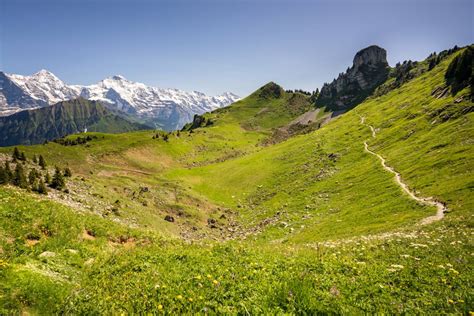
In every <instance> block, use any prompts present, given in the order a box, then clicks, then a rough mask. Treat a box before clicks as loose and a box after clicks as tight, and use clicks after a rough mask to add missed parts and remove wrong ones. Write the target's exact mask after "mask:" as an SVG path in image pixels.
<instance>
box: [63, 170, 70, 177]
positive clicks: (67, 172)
mask: <svg viewBox="0 0 474 316" xmlns="http://www.w3.org/2000/svg"><path fill="white" fill-rule="evenodd" d="M64 176H65V177H72V172H71V169H69V168H65V169H64Z"/></svg>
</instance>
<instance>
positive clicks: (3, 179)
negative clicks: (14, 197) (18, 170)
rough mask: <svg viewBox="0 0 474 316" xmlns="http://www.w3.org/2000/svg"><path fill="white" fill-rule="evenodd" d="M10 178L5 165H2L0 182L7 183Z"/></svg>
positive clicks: (0, 167)
mask: <svg viewBox="0 0 474 316" xmlns="http://www.w3.org/2000/svg"><path fill="white" fill-rule="evenodd" d="M8 181H9V179H8V177H7V175H6V172H5V168H3V166H0V184H5V183H8Z"/></svg>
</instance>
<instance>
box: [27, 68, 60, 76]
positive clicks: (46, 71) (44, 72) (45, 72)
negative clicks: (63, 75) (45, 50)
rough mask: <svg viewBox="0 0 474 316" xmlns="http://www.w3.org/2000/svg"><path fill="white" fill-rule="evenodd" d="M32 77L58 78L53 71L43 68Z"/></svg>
mask: <svg viewBox="0 0 474 316" xmlns="http://www.w3.org/2000/svg"><path fill="white" fill-rule="evenodd" d="M32 77H50V78H57V77H56V76H55V75H54V74H53V73H52V72H51V71H49V70H46V69H41V70H40V71H38V72H35V73H34V74H33V75H32Z"/></svg>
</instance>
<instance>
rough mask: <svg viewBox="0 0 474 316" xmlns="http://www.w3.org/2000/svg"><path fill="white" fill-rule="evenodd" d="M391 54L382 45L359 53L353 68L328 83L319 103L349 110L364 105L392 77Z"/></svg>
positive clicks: (330, 107)
mask: <svg viewBox="0 0 474 316" xmlns="http://www.w3.org/2000/svg"><path fill="white" fill-rule="evenodd" d="M388 73H389V65H388V63H387V52H386V51H385V49H383V48H380V47H378V46H375V45H373V46H369V47H367V48H364V49H363V50H361V51H359V52H358V53H357V54H356V55H355V57H354V61H353V65H352V67H351V68H348V69H347V71H346V72H345V73H341V74H339V77H338V78H337V79H334V80H333V82H331V83H330V84H327V83H325V84H324V86H323V87H322V89H321V93H320V94H319V97H318V99H317V100H316V104H317V105H320V106H326V107H328V108H329V109H331V110H334V111H340V110H347V109H350V108H352V107H354V106H355V105H357V104H359V103H360V102H362V101H363V100H364V99H365V98H366V97H367V96H368V95H370V94H371V93H372V92H373V91H374V90H375V88H377V87H378V86H379V85H380V84H382V83H383V82H384V81H385V80H386V79H387V77H388Z"/></svg>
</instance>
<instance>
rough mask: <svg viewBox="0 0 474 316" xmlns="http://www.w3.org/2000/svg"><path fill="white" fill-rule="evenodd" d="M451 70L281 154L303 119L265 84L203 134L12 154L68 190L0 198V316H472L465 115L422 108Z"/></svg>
mask: <svg viewBox="0 0 474 316" xmlns="http://www.w3.org/2000/svg"><path fill="white" fill-rule="evenodd" d="M462 52H463V50H461V51H458V52H456V53H454V54H453V55H451V56H448V57H446V58H445V59H443V60H442V61H441V62H440V63H439V64H438V65H436V67H434V68H433V69H431V70H429V71H428V63H427V62H426V61H425V62H420V63H418V64H417V66H416V68H415V69H414V70H413V71H414V72H416V76H415V77H414V78H413V79H411V80H409V81H408V82H406V83H404V84H402V85H401V86H400V87H398V88H395V89H392V90H389V91H388V92H386V93H383V94H380V95H379V94H378V93H375V94H373V95H372V96H370V97H368V98H367V99H366V100H365V101H364V102H363V103H361V104H360V105H358V106H357V107H355V108H354V109H352V110H350V111H348V112H347V113H344V114H343V115H340V116H337V117H335V118H332V119H331V120H328V117H329V116H330V114H331V113H330V111H329V110H327V109H324V108H322V109H320V111H319V113H318V116H317V117H316V120H317V123H323V121H324V124H321V126H320V128H317V129H316V128H315V129H314V130H313V131H309V132H308V131H306V132H304V133H297V134H296V135H292V137H289V138H288V139H286V140H281V141H278V142H272V141H271V140H273V137H275V132H276V131H278V130H279V129H280V130H281V129H285V128H288V125H289V123H290V122H292V121H294V120H295V119H297V118H298V117H300V115H302V114H304V113H306V112H307V111H309V110H314V105H313V103H312V102H311V100H310V97H309V96H306V95H304V94H301V93H293V92H285V91H284V90H283V89H282V88H281V87H279V86H278V85H277V84H275V83H269V84H267V85H265V86H263V87H262V88H260V89H259V90H257V91H255V92H254V93H253V94H251V95H250V96H248V97H247V98H245V99H242V100H240V101H238V102H236V103H234V104H233V105H231V106H229V107H227V108H223V109H219V110H216V111H214V112H212V113H207V114H205V115H204V117H205V118H206V119H207V120H210V121H211V122H212V123H209V125H208V126H205V127H200V128H196V129H185V130H182V131H180V132H177V131H175V132H171V133H165V132H162V131H138V132H130V133H124V134H102V133H87V135H90V136H95V137H93V138H92V140H91V141H89V142H87V143H86V144H79V145H74V146H64V145H61V144H59V143H55V142H49V143H47V144H44V145H34V146H18V149H19V150H20V151H21V152H24V153H25V154H26V157H27V158H28V161H29V162H28V163H27V164H26V167H27V168H31V167H32V166H34V164H33V163H32V162H30V161H31V158H32V157H33V155H42V156H43V157H44V158H45V160H46V162H47V165H48V167H47V170H48V171H49V173H51V174H52V173H53V170H54V167H55V166H59V167H61V168H66V167H68V168H70V169H71V170H72V174H73V175H72V177H71V178H68V179H67V182H66V186H67V188H68V192H64V191H63V192H59V191H57V190H54V189H49V193H48V195H46V196H41V195H39V194H37V193H34V192H31V191H28V190H24V189H19V188H16V187H14V186H12V185H3V186H0V314H32V315H44V314H87V315H90V314H111V315H115V314H152V315H154V314H169V315H174V314H232V315H233V314H239V315H243V314H245V315H247V314H271V315H273V314H281V315H283V314H303V315H313V314H349V315H352V314H355V315H359V314H373V313H380V314H433V313H435V314H438V313H439V314H472V313H473V312H474V301H473V298H474V291H473V288H474V284H473V281H474V274H473V271H472V266H473V264H474V262H473V259H474V257H473V256H474V248H473V238H472V235H473V233H474V232H473V224H474V221H473V212H472V210H473V208H474V201H473V198H472V196H473V192H472V191H473V188H474V176H473V173H472V170H473V169H474V162H473V157H474V149H473V136H474V122H473V119H474V114H473V110H474V106H473V104H472V99H471V98H470V97H469V94H470V93H471V91H470V88H469V87H468V88H464V89H463V90H461V91H459V92H457V93H456V94H455V95H452V94H448V95H446V96H444V97H441V98H438V97H437V96H435V95H433V93H432V92H433V91H434V90H435V89H437V88H439V87H444V86H445V84H446V83H445V73H446V70H447V68H448V66H449V64H450V63H451V62H452V60H453V59H454V58H455V57H456V56H457V55H459V54H461V53H462ZM386 84H387V85H389V84H390V82H389V81H388V82H387V83H386ZM361 117H363V118H364V119H365V123H366V124H369V125H371V126H372V127H373V128H374V129H375V132H376V137H375V138H373V137H372V132H371V130H370V129H369V128H368V127H367V126H366V125H363V124H361ZM164 135H166V136H167V140H165V139H164ZM80 136H81V135H71V136H68V137H67V138H68V139H71V140H73V139H76V138H77V137H80ZM156 136H158V137H156ZM365 141H367V143H368V146H369V148H370V149H371V150H372V151H374V152H376V153H378V154H380V155H381V156H383V157H384V158H385V159H386V162H387V164H388V165H390V166H391V167H393V168H394V169H395V170H396V171H397V172H399V173H400V175H401V177H402V179H403V181H404V183H406V184H407V185H408V187H409V188H410V189H411V190H412V191H414V192H416V194H417V195H418V196H420V197H432V198H433V199H435V200H437V201H440V202H442V203H444V204H445V205H446V207H447V209H448V211H447V212H446V213H445V214H444V218H443V219H441V220H439V221H436V222H434V223H431V224H429V225H421V221H422V220H423V219H425V218H427V217H429V216H432V215H434V214H435V213H436V209H435V208H434V207H432V206H427V205H424V204H421V203H419V202H417V201H415V200H413V199H412V198H410V197H409V196H408V195H407V194H406V193H405V192H403V191H402V190H401V188H400V186H399V185H398V184H397V183H396V182H395V180H394V176H393V174H391V173H389V172H387V171H386V170H384V169H383V168H382V166H381V164H380V161H379V160H378V158H377V157H375V156H373V155H370V154H369V153H367V152H366V151H364V142H365ZM12 151H13V148H11V147H10V148H1V149H0V162H2V163H3V161H4V160H7V159H9V158H10V156H11V154H12ZM166 216H171V217H172V218H173V220H174V221H167V220H165V219H164V218H165V217H166Z"/></svg>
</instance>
